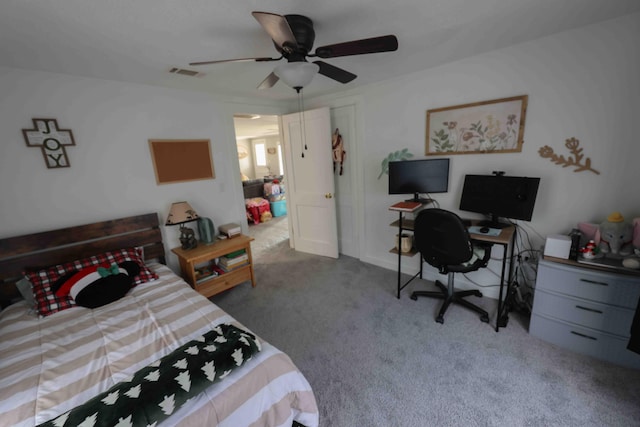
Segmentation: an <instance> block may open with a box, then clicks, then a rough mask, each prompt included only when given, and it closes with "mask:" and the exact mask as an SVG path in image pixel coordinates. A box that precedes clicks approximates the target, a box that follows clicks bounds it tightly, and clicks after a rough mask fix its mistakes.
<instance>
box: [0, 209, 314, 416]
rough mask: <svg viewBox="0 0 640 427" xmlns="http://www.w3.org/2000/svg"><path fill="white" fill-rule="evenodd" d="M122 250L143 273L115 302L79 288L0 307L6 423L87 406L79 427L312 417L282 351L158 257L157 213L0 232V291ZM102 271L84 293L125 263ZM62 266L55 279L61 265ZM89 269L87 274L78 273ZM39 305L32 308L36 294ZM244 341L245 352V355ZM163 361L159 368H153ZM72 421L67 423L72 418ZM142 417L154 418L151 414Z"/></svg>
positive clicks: (77, 412) (304, 386) (0, 382)
mask: <svg viewBox="0 0 640 427" xmlns="http://www.w3.org/2000/svg"><path fill="white" fill-rule="evenodd" d="M122 248H133V249H135V254H137V255H140V258H141V259H142V261H140V260H138V259H137V258H132V260H127V261H129V262H134V261H135V262H138V261H140V262H142V263H143V268H146V269H147V271H148V272H149V274H150V275H151V278H150V279H149V280H147V281H143V283H139V284H135V286H133V287H132V288H130V289H129V290H128V291H127V292H126V294H125V295H124V296H122V297H120V298H118V299H116V300H114V301H112V302H109V303H107V304H104V305H101V306H97V307H95V308H87V307H86V306H80V305H79V304H80V301H81V300H80V298H79V296H76V298H78V299H77V301H76V305H73V306H71V307H67V308H65V309H60V310H52V311H53V312H52V313H50V314H48V315H46V316H42V315H39V314H38V313H36V312H34V305H33V302H28V301H27V300H26V299H20V300H18V301H16V302H14V303H13V304H11V305H8V306H5V304H3V306H5V307H4V308H3V309H2V312H1V313H0V416H1V417H2V423H3V425H17V426H34V425H41V424H42V425H60V426H65V425H72V424H73V425H77V423H78V421H77V420H80V419H84V417H85V415H82V414H89V416H87V418H86V419H87V420H88V421H90V423H88V424H87V425H140V424H141V421H140V420H141V418H140V417H143V418H144V417H149V418H145V419H147V420H153V419H154V418H153V416H156V415H153V414H152V413H153V412H160V413H161V414H160V415H159V416H160V417H161V419H160V422H158V424H157V425H169V426H173V425H180V426H201V425H207V426H230V427H238V426H287V427H288V426H291V425H297V423H299V424H302V425H304V426H307V427H316V426H317V425H318V408H317V405H316V401H315V397H314V394H313V391H312V389H311V387H310V385H309V383H308V382H307V380H306V379H305V377H304V376H303V374H302V373H301V372H300V371H299V370H298V369H297V367H296V366H295V365H294V363H293V362H292V361H291V359H290V358H289V357H288V356H287V355H286V354H284V353H283V352H281V351H279V350H278V349H277V348H275V347H273V346H272V345H270V344H269V343H268V342H265V341H264V340H262V339H260V337H257V336H256V335H255V334H253V333H252V332H251V331H250V330H248V329H247V328H246V327H244V326H243V325H241V324H240V323H239V322H237V321H236V320H235V319H234V318H233V317H232V316H230V315H229V314H228V313H225V312H224V311H223V310H222V309H220V308H219V307H217V306H216V305H215V304H213V303H212V302H210V301H209V300H207V299H206V298H204V297H203V296H201V295H200V294H198V293H197V292H195V291H194V290H192V289H191V287H190V286H189V285H188V284H187V283H186V282H185V281H183V280H182V279H181V278H180V277H178V276H177V275H175V274H174V273H173V272H172V271H171V270H170V269H169V268H168V267H167V266H166V265H164V262H165V252H164V245H163V243H162V238H161V232H160V229H159V226H158V216H157V214H155V213H152V214H145V215H137V216H133V217H127V218H121V219H117V220H110V221H102V222H98V223H93V224H88V225H83V226H77V227H69V228H65V229H61V230H54V231H49V232H43V233H37V234H32V235H27V236H19V237H13V238H6V239H1V240H0V299H2V300H4V301H7V300H8V299H15V297H16V296H17V295H19V293H17V292H16V291H15V290H16V287H15V282H16V281H18V280H23V279H24V277H23V276H24V273H23V272H24V271H25V270H28V271H31V273H29V274H28V276H27V277H29V278H33V280H34V282H36V283H37V281H38V279H37V278H35V276H33V275H32V274H34V273H33V271H36V270H38V269H41V270H39V272H40V273H41V272H42V271H44V270H42V269H43V268H45V267H47V268H48V267H49V266H54V265H55V266H57V267H56V268H57V269H59V268H60V266H62V265H78V264H77V263H76V264H74V263H69V264H66V262H68V261H70V260H80V259H96V257H89V258H87V257H88V256H89V255H95V254H103V253H109V254H112V253H120V252H118V251H120V250H121V249H122ZM126 253H129V252H126ZM109 259H111V258H109ZM99 261H100V262H101V261H102V258H99ZM118 261H119V259H118ZM83 265H84V264H83ZM115 265H116V264H115V262H114V264H113V265H112V266H111V267H112V268H111V270H114V268H115V267H114V266H115ZM118 265H124V263H123V264H118ZM93 267H95V268H97V270H96V271H93V273H91V274H93V275H94V276H95V275H96V274H97V272H100V268H102V267H98V264H96V265H92V266H91V268H93ZM88 268H89V267H87V269H88ZM53 270H56V269H53ZM53 270H51V269H50V270H46V271H53ZM106 270H109V269H106V268H105V269H104V270H103V271H102V272H100V274H99V275H97V276H96V277H99V279H97V280H96V281H94V282H92V284H91V285H90V286H88V287H87V288H84V289H88V288H89V289H90V288H91V287H94V286H95V284H96V283H98V281H99V280H103V279H105V277H106V278H108V277H111V278H113V277H114V276H116V275H117V274H120V275H123V274H124V275H126V273H125V272H122V269H121V270H120V271H121V272H120V273H118V272H117V270H118V269H117V268H115V271H112V272H111V273H109V272H108V271H106ZM56 271H58V270H56ZM83 271H87V270H85V269H84V267H83V268H82V269H79V270H78V271H75V272H67V271H65V273H68V274H65V275H64V277H65V279H64V280H65V281H64V283H65V284H66V283H68V281H67V280H71V279H69V277H71V278H74V277H77V276H78V275H81V274H82V273H83ZM59 272H60V275H61V277H62V276H63V274H62V270H60V271H59ZM40 273H39V274H40ZM103 274H105V275H103ZM109 274H111V276H109ZM140 275H142V272H140ZM86 277H89V275H86V274H85V276H84V278H83V279H81V280H86ZM135 277H136V278H138V277H141V276H135ZM155 277H157V278H155ZM131 280H133V277H132V278H131ZM136 280H137V279H136ZM58 282H63V280H62V279H58V280H56V283H58ZM52 283H53V279H52V281H51V283H50V285H51V284H52ZM78 283H80V282H78ZM33 286H34V289H35V288H36V287H37V285H33ZM74 286H75V285H74ZM63 287H64V285H63V286H61V288H60V289H62V288H63ZM102 287H104V286H102ZM72 289H74V288H72ZM84 289H83V290H82V291H81V292H80V294H78V295H81V294H82V292H85V290H84ZM56 292H57V291H56ZM74 301H75V300H74ZM36 306H37V307H38V308H41V307H40V301H39V302H38V303H37V304H36ZM227 333H228V334H227ZM234 337H235V338H234ZM214 343H215V344H216V345H213V344H214ZM219 343H224V344H219ZM232 344H233V345H237V346H242V348H243V351H244V352H245V353H242V352H240V353H238V351H239V350H238V349H236V350H235V351H233V353H231V350H225V348H224V346H231V345H232ZM245 344H246V345H245ZM229 348H231V347H229ZM247 348H250V349H251V352H249V353H247V352H248V351H249V350H246V349H247ZM203 349H207V350H208V352H209V353H207V351H204V350H203ZM225 351H228V352H229V354H227V355H226V356H225V354H223V353H224V352H225ZM187 353H188V357H193V358H196V357H199V358H202V357H205V356H206V357H211V356H209V354H215V355H216V356H215V357H216V359H215V363H214V361H213V360H211V361H209V362H207V363H206V364H205V363H204V362H203V366H202V367H199V369H192V367H191V360H192V359H188V363H189V367H187V366H186V363H187V362H186V361H185V360H187V359H186V355H187ZM205 353H206V354H205ZM231 356H233V357H231ZM225 357H226V359H225ZM193 360H195V359H193ZM174 362H175V363H174ZM169 363H170V364H171V366H169V365H167V366H169V367H168V368H166V371H167V373H166V374H165V373H164V371H162V369H165V368H163V367H164V366H165V364H169ZM183 363H184V364H185V366H182V365H181V364H183ZM225 363H226V365H225ZM214 365H215V367H217V372H216V369H215V368H214V369H213V373H212V372H211V369H209V370H207V369H205V368H206V367H209V368H211V367H212V366H214ZM221 367H222V368H221ZM169 369H177V370H178V371H176V372H179V375H177V376H175V375H174V377H175V378H174V377H172V378H171V381H169V382H167V383H166V385H165V383H162V384H163V385H162V386H158V385H156V384H161V383H160V382H158V383H151V381H152V380H151V378H152V376H151V375H150V373H156V374H157V373H158V371H162V376H160V374H158V376H160V379H162V378H163V376H166V375H173V374H172V373H171V372H172V371H169ZM190 369H191V370H190ZM196 371H197V372H200V371H202V372H203V374H201V375H200V376H201V377H202V379H200V378H198V379H196V377H195V374H196V373H197V372H196ZM185 372H186V374H185ZM183 374H185V375H187V379H186V380H185V377H184V375H183ZM189 374H191V377H188V375H189ZM167 378H168V377H167ZM153 381H158V378H157V377H156V378H154V379H153ZM207 381H208V382H207ZM139 383H142V384H139ZM174 383H175V384H174ZM134 385H135V386H134ZM141 387H142V388H141ZM172 387H174V388H176V389H179V390H178V391H177V392H176V391H174V390H173V389H172ZM135 390H137V394H135V395H134V393H132V391H135ZM140 390H142V392H140ZM198 390H200V391H198ZM124 391H126V393H125V392H124ZM196 392H197V393H196ZM154 393H155V394H158V395H160V397H163V399H164V400H163V403H162V404H161V405H156V406H155V407H154V408H151V409H149V408H147V407H146V406H145V405H147V406H148V405H149V402H152V401H153V400H152V398H153V397H154V396H152V395H153V394H154ZM189 393H191V394H189ZM140 394H141V395H142V396H143V397H146V396H149V399H145V400H144V402H147V403H146V404H143V403H141V402H143V400H142V399H141V398H140ZM174 396H175V400H174ZM116 401H117V402H116ZM124 402H128V403H124ZM131 402H134V403H131ZM167 402H169V403H167ZM117 405H120V406H117ZM127 405H128V406H127ZM96 408H98V409H96ZM115 408H117V410H116V409H115ZM127 408H129V409H127ZM83 411H84V412H83ZM127 411H129V412H127ZM134 412H135V413H134ZM132 414H133V415H132ZM73 417H76V418H75V420H76V421H73V422H72V420H73V419H74V418H73ZM78 417H83V418H78ZM91 417H93V418H91ZM132 417H133V418H132ZM136 417H138V418H136ZM91 422H95V424H91ZM146 424H147V422H145V424H144V425H146ZM148 424H151V425H154V424H153V423H152V422H151V421H148Z"/></svg>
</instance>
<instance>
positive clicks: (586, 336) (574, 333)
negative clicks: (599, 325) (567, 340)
mask: <svg viewBox="0 0 640 427" xmlns="http://www.w3.org/2000/svg"><path fill="white" fill-rule="evenodd" d="M571 333H572V334H573V335H577V336H579V337H582V338H589V339H590V340H594V341H598V338H595V337H590V336H589V335H585V334H581V333H580V332H576V331H571Z"/></svg>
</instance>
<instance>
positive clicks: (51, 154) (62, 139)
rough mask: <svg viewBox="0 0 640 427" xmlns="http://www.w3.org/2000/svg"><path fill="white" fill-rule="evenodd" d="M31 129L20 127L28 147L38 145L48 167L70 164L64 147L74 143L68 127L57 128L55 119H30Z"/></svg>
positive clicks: (62, 166)
mask: <svg viewBox="0 0 640 427" xmlns="http://www.w3.org/2000/svg"><path fill="white" fill-rule="evenodd" d="M31 120H32V121H33V127H34V128H33V129H22V135H24V140H25V142H26V143H27V146H28V147H40V149H41V150H42V155H43V156H44V162H45V163H46V164H47V167H48V168H49V169H55V168H68V167H69V166H70V164H69V159H68V158H67V152H66V150H65V148H64V147H67V146H72V145H76V143H75V141H74V140H73V134H72V133H71V130H69V129H58V122H57V121H56V119H31Z"/></svg>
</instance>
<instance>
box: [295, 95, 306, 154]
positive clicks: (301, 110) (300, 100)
mask: <svg viewBox="0 0 640 427" xmlns="http://www.w3.org/2000/svg"><path fill="white" fill-rule="evenodd" d="M295 90H296V91H297V92H298V111H299V113H298V114H300V116H299V118H300V157H302V158H304V151H305V150H307V149H308V148H307V131H306V129H305V120H304V97H303V95H302V88H301V87H297V88H295ZM303 145H304V148H303Z"/></svg>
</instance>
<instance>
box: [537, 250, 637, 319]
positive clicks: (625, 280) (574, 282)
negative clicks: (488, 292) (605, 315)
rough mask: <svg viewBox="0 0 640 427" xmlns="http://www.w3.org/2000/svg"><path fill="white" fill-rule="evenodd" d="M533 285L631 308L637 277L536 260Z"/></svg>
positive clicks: (634, 298)
mask: <svg viewBox="0 0 640 427" xmlns="http://www.w3.org/2000/svg"><path fill="white" fill-rule="evenodd" d="M536 288H537V289H542V290H547V291H551V292H554V293H560V294H565V295H570V296H578V297H580V298H583V299H588V300H591V301H598V302H602V303H605V304H612V305H617V306H620V307H627V308H630V309H633V310H635V309H636V306H637V304H638V298H640V277H630V276H624V275H620V274H614V273H608V272H607V273H604V272H598V271H594V270H589V269H586V268H581V267H572V266H567V265H563V264H558V263H551V262H548V261H544V260H542V261H540V263H539V265H538V277H537V279H536Z"/></svg>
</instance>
